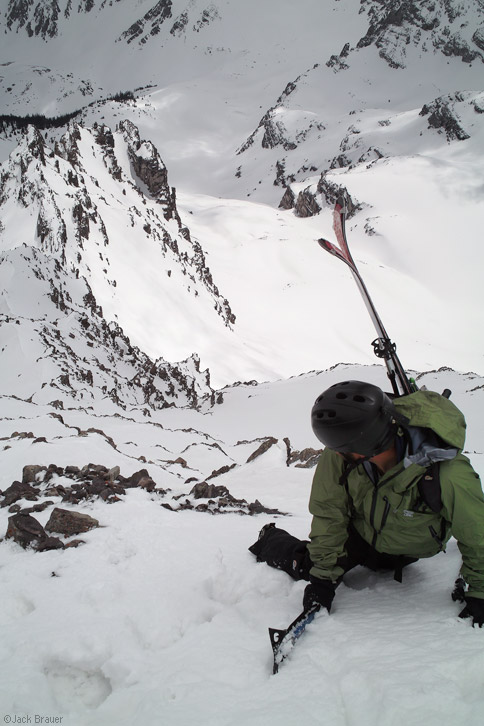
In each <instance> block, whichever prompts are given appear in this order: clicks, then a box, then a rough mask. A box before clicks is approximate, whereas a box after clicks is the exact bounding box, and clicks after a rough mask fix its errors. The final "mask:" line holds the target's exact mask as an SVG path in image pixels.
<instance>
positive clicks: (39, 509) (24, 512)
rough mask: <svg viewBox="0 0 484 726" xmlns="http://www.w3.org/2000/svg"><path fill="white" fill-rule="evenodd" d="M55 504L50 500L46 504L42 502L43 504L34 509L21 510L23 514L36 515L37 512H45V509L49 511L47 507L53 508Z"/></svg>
mask: <svg viewBox="0 0 484 726" xmlns="http://www.w3.org/2000/svg"><path fill="white" fill-rule="evenodd" d="M53 504H54V502H51V501H50V500H48V501H46V502H42V504H35V505H34V506H33V507H27V508H24V509H21V510H20V511H21V514H34V513H35V512H43V511H44V509H47V507H51V506H52V505H53Z"/></svg>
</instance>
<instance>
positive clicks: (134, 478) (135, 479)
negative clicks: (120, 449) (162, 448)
mask: <svg viewBox="0 0 484 726" xmlns="http://www.w3.org/2000/svg"><path fill="white" fill-rule="evenodd" d="M145 478H146V479H151V477H150V475H149V473H148V471H147V469H140V471H137V472H135V473H134V474H132V475H131V476H130V477H129V479H126V481H124V482H123V485H124V486H125V487H126V488H127V489H131V488H133V487H137V486H139V482H140V481H141V479H145Z"/></svg>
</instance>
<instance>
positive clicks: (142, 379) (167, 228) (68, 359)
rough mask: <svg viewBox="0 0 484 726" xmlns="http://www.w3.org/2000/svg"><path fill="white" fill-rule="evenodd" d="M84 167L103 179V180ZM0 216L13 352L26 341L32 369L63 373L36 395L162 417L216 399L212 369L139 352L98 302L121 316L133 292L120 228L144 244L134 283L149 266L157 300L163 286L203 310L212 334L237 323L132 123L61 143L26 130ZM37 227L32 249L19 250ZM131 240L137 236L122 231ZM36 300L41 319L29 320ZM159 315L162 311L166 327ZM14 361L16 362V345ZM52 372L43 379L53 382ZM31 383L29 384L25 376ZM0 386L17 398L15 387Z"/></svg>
mask: <svg viewBox="0 0 484 726" xmlns="http://www.w3.org/2000/svg"><path fill="white" fill-rule="evenodd" d="M86 150H88V151H87V152H86ZM86 153H87V155H88V157H87V156H86ZM87 167H89V168H91V169H96V170H97V174H96V177H95V178H94V177H93V175H92V174H91V173H87V172H86V168H87ZM106 187H108V188H109V189H110V198H109V201H108V200H107V198H106V195H105V193H104V191H103V189H104V188H106ZM113 207H114V209H115V210H116V215H117V218H118V222H117V224H116V225H113V211H112V210H113ZM0 214H1V215H2V218H3V219H5V220H9V221H8V222H6V223H4V224H2V225H1V226H0V245H1V246H2V247H3V249H5V250H6V251H5V252H4V254H3V255H1V256H0V257H1V265H0V278H1V279H0V282H1V284H2V287H3V289H4V290H5V293H6V294H7V295H8V298H9V304H8V306H6V305H5V304H1V303H0V325H2V326H5V329H10V330H11V331H12V332H13V331H15V335H14V336H13V337H12V336H8V337H9V341H10V344H11V345H12V346H13V345H14V343H15V341H17V343H18V344H21V345H22V344H23V343H21V342H20V339H19V338H25V339H26V341H27V342H26V345H27V346H28V347H29V348H30V350H31V360H33V361H37V362H39V361H40V360H41V359H43V358H44V355H48V357H49V359H50V360H51V362H52V363H53V364H54V367H55V366H57V370H56V371H55V370H52V369H50V372H51V374H52V375H51V378H50V379H49V380H46V379H45V378H44V379H43V380H41V381H39V385H38V386H37V393H36V396H38V395H40V397H41V398H42V397H43V394H44V393H46V392H47V391H46V386H48V387H49V388H50V389H51V390H52V389H55V391H52V394H53V395H51V398H50V399H49V400H59V401H60V405H64V404H65V395H66V394H67V396H69V397H72V398H74V399H77V400H80V399H83V398H84V399H85V398H86V393H87V397H88V398H92V397H95V396H96V394H97V395H99V393H101V395H102V396H104V397H106V396H107V397H109V398H110V399H111V401H112V402H113V403H115V404H116V405H119V406H121V407H123V408H124V407H126V406H127V405H130V402H131V404H134V405H140V404H141V405H146V406H147V407H155V408H156V407H164V406H167V405H187V404H188V405H197V402H198V400H199V398H200V397H203V396H205V395H209V396H211V395H212V394H213V391H212V389H211V387H210V381H209V375H208V372H206V371H205V372H202V371H200V365H199V359H198V357H197V356H196V355H194V356H192V357H191V358H189V359H187V360H186V361H183V362H181V363H179V364H168V363H166V362H165V361H164V360H163V359H159V360H156V361H154V360H151V359H150V358H149V357H148V356H146V355H144V354H143V353H141V351H140V350H139V349H138V348H137V347H135V346H133V345H132V344H131V342H130V340H129V338H128V336H127V335H126V333H125V331H124V330H123V329H122V328H121V327H120V326H119V325H118V324H117V322H116V320H115V319H114V320H113V319H112V318H111V320H108V319H106V317H105V314H104V312H103V307H102V306H101V305H100V304H99V302H98V299H99V297H101V299H102V300H103V301H108V305H109V306H110V309H111V315H112V316H113V317H114V318H115V317H116V307H117V305H116V301H117V300H118V301H120V302H121V304H125V301H126V299H127V296H128V295H129V296H130V298H132V297H133V295H136V292H135V290H134V289H133V283H131V281H130V280H131V277H132V274H133V271H132V270H129V269H127V270H125V271H123V264H124V263H123V258H124V256H125V255H126V252H124V251H123V250H122V249H119V248H120V240H119V229H120V226H119V219H122V220H123V226H122V227H121V229H124V230H126V229H127V230H133V238H134V239H136V240H137V244H138V246H139V247H140V250H139V252H137V258H136V264H137V267H139V268H140V269H139V270H136V274H137V275H138V276H140V275H141V274H142V271H143V270H144V271H145V273H146V275H149V276H152V275H153V266H154V265H157V266H158V267H159V272H158V277H159V282H158V284H157V285H156V288H157V294H159V292H160V290H163V289H166V293H167V296H168V301H171V300H173V299H179V301H180V305H181V306H182V307H183V309H184V308H185V306H186V314H187V315H190V314H191V311H192V312H193V311H197V310H198V308H199V306H200V305H202V306H204V308H205V309H206V310H207V313H206V315H209V316H211V319H212V320H213V322H214V323H215V325H216V326H218V325H219V324H221V327H222V328H223V327H231V326H232V325H233V324H234V322H235V316H234V314H233V313H232V310H231V308H230V305H229V303H228V301H227V300H226V299H225V298H223V297H222V296H221V294H220V292H219V290H218V287H217V286H216V284H215V282H214V280H213V277H212V273H211V271H210V269H209V267H208V265H207V261H206V258H205V254H204V252H203V250H202V248H201V246H200V244H199V243H198V242H196V241H192V239H191V235H190V231H189V229H188V228H187V227H186V226H185V225H184V224H183V223H182V221H181V219H180V215H179V213H178V209H177V206H176V194H175V190H174V189H173V188H170V186H169V184H168V175H167V170H166V167H165V165H164V163H163V161H162V159H161V158H160V156H159V154H158V152H157V150H156V148H155V146H154V145H153V144H152V143H151V142H150V141H145V140H143V139H141V137H140V134H139V131H138V129H137V127H136V126H135V125H134V124H132V123H131V122H129V121H124V122H121V123H120V124H119V126H118V127H117V129H116V130H114V131H113V130H111V129H110V128H109V127H107V126H105V125H98V124H94V126H93V127H92V128H90V129H85V128H83V127H82V126H80V125H78V124H75V123H71V124H70V126H69V129H68V131H67V132H66V133H65V134H64V135H63V136H62V137H61V138H60V139H59V140H58V141H56V142H55V144H54V145H53V146H48V145H47V143H46V140H45V138H44V135H43V134H42V133H41V132H40V131H39V130H38V129H37V128H35V127H32V126H31V127H29V128H28V130H27V131H26V133H25V134H24V137H23V139H22V140H21V142H20V144H19V146H18V147H17V149H16V150H15V151H14V152H13V153H12V154H11V156H10V158H9V160H8V161H7V162H5V163H4V164H3V165H2V166H1V167H0ZM29 229H30V238H31V239H32V240H35V243H34V245H32V246H26V245H22V246H21V240H23V239H25V238H26V236H27V238H29ZM19 230H22V232H21V236H20V237H19V234H20V233H19ZM123 237H124V238H125V239H127V240H129V239H130V235H129V233H128V235H126V232H124V231H123ZM133 244H134V243H133ZM9 248H10V249H9ZM128 253H130V252H129V250H128ZM145 256H147V257H149V260H150V262H146V261H145V259H144V257H145ZM120 265H121V266H120ZM124 266H125V265H124ZM114 268H116V269H117V270H118V274H115V273H114ZM13 271H15V278H14V277H12V275H11V274H10V272H13ZM119 271H120V274H121V279H120V278H119V276H118V275H119ZM87 279H89V280H91V281H93V284H94V285H95V289H92V288H91V287H90V285H89V284H88V283H87V282H86V280H87ZM140 284H143V279H141V280H140ZM22 286H24V287H25V289H29V295H30V301H31V302H30V304H27V300H26V299H24V298H23V297H22V296H19V295H18V293H17V291H18V290H19V289H20V287H22ZM34 298H35V299H36V303H35V305H37V306H38V309H39V310H41V311H42V314H41V315H38V314H35V315H34V316H33V315H32V310H33V308H32V300H33V299H34ZM162 299H163V298H162V297H160V305H162V303H161V300H162ZM35 305H34V307H35ZM150 314H153V315H154V312H153V311H150ZM179 314H180V315H181V312H180V313H179ZM163 317H164V311H163V310H161V311H160V314H158V315H156V320H157V324H158V325H159V324H160V320H163ZM67 320H69V321H70V322H69V323H67ZM145 323H146V318H145V317H143V324H145ZM153 323H154V319H153V320H152V321H151V322H150V321H149V320H148V324H149V325H152V324H153ZM169 324H173V323H171V322H169ZM68 328H69V330H68ZM35 339H37V343H36V342H35ZM15 344H16V343H15ZM35 348H37V350H35ZM42 351H44V352H43V353H42ZM11 355H12V358H15V352H14V350H13V347H12V349H11ZM49 368H50V367H45V366H42V367H38V370H39V371H40V372H41V374H42V375H45V372H46V371H47V370H49ZM14 378H15V376H14V375H13V371H12V380H11V384H12V385H14V387H15V388H16V389H17V393H18V394H21V388H22V386H21V382H22V380H23V379H22V374H20V376H19V377H18V379H17V380H16V381H15V382H14ZM25 383H26V385H28V387H30V384H29V383H28V380H27V377H26V378H25ZM2 385H3V387H4V390H6V392H9V393H11V392H12V389H11V390H8V386H7V381H4V382H3V384H2ZM41 391H43V393H41ZM59 394H61V395H59ZM29 395H30V394H29Z"/></svg>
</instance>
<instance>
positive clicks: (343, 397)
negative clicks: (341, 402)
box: [335, 391, 348, 399]
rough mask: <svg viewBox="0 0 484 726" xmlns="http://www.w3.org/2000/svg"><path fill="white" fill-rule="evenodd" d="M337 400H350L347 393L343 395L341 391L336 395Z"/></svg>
mask: <svg viewBox="0 0 484 726" xmlns="http://www.w3.org/2000/svg"><path fill="white" fill-rule="evenodd" d="M335 398H339V399H345V398H348V396H347V395H346V393H343V392H341V391H340V392H339V393H337V394H336V396H335Z"/></svg>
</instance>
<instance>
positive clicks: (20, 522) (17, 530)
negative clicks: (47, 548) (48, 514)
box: [5, 514, 47, 549]
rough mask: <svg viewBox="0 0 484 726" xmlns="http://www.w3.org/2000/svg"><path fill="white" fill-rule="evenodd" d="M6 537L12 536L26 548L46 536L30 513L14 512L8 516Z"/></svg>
mask: <svg viewBox="0 0 484 726" xmlns="http://www.w3.org/2000/svg"><path fill="white" fill-rule="evenodd" d="M5 537H6V538H7V539H10V538H12V539H13V540H14V541H15V542H17V544H19V545H20V546H21V547H23V548H24V549H26V548H27V547H29V546H31V545H33V544H34V543H36V542H41V541H42V540H44V539H46V538H47V535H46V533H45V530H44V528H43V527H42V525H41V524H40V522H38V521H37V520H36V519H35V518H34V517H31V516H30V514H14V515H13V517H9V518H8V527H7V533H6V535H5Z"/></svg>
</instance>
